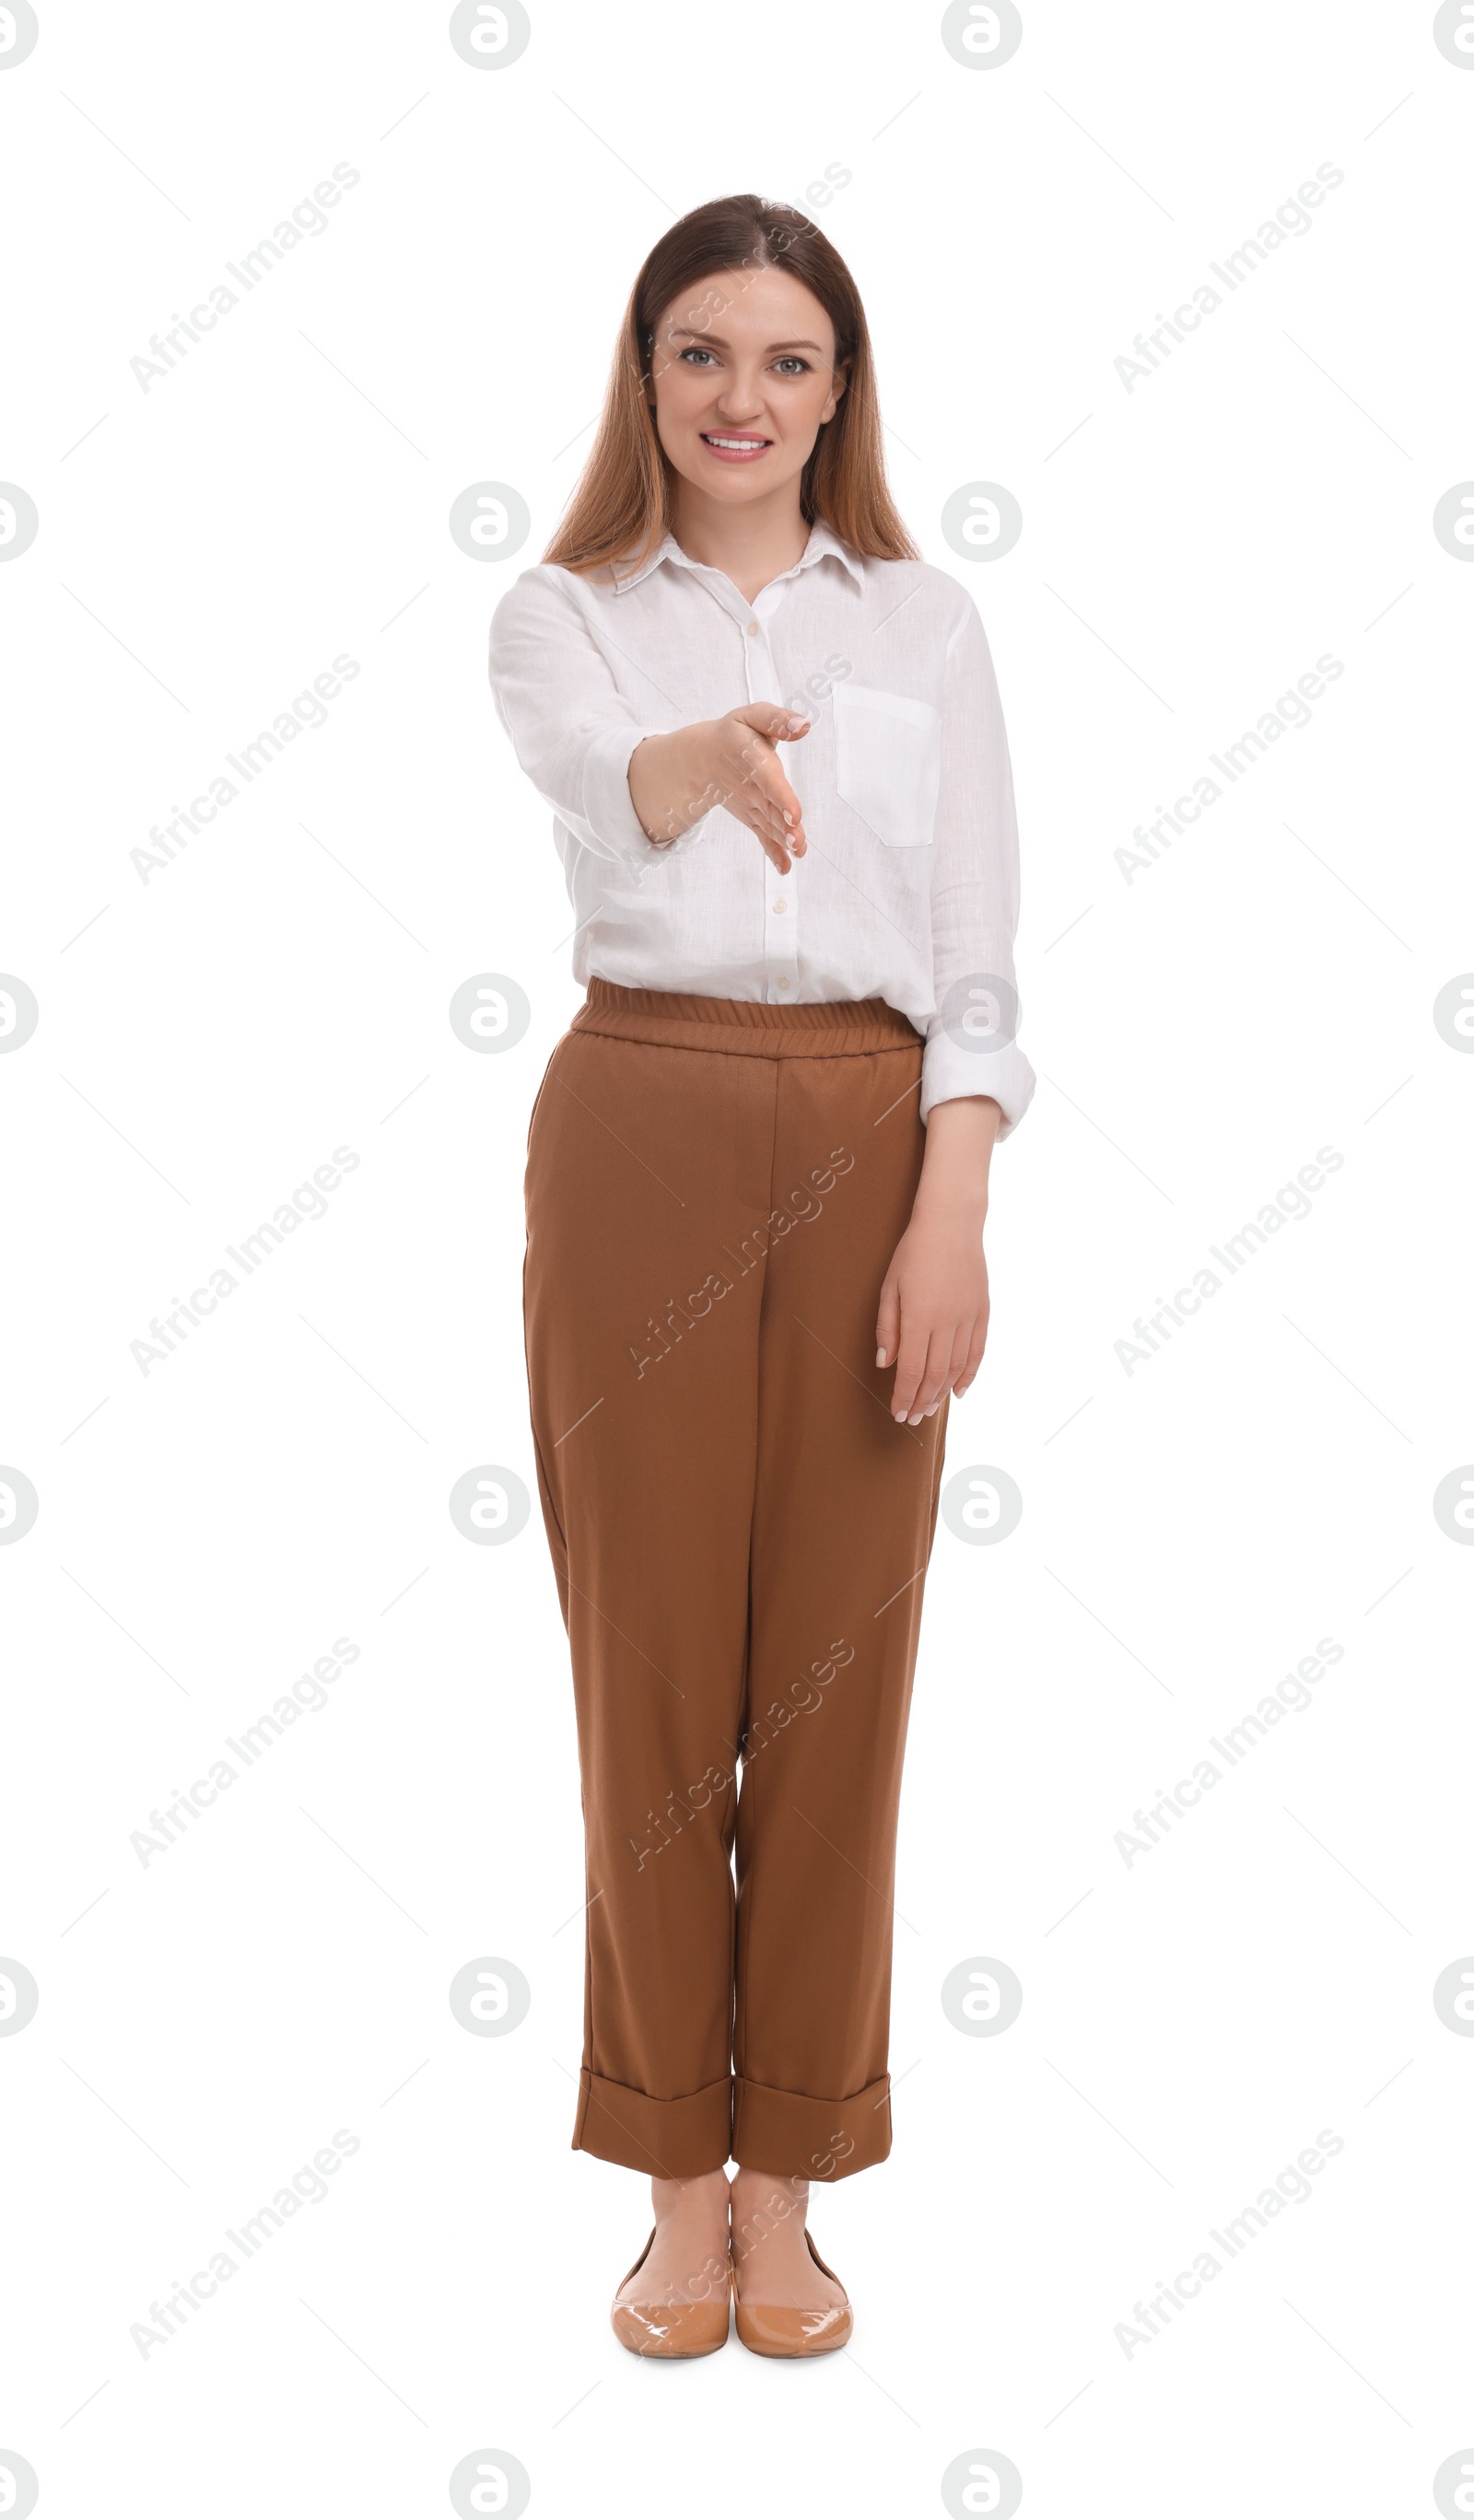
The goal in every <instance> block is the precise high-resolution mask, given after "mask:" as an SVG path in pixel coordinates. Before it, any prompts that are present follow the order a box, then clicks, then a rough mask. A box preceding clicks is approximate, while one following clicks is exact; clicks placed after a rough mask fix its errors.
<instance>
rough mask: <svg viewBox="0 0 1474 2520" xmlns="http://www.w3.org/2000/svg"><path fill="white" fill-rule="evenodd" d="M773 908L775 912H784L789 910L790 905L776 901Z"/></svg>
mask: <svg viewBox="0 0 1474 2520" xmlns="http://www.w3.org/2000/svg"><path fill="white" fill-rule="evenodd" d="M773 908H774V910H775V911H783V910H786V909H787V908H788V904H787V902H786V901H775V902H774V903H773Z"/></svg>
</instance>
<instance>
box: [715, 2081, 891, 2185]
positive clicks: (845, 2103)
mask: <svg viewBox="0 0 1474 2520" xmlns="http://www.w3.org/2000/svg"><path fill="white" fill-rule="evenodd" d="M734 2099H735V2108H734V2123H733V2129H732V2157H733V2159H734V2160H736V2161H739V2162H741V2163H742V2165H743V2167H744V2168H745V2169H748V2170H770V2171H772V2172H774V2173H775V2174H776V2175H777V2176H778V2177H779V2178H784V2179H828V2180H832V2179H849V2178H850V2177H852V2174H853V2173H854V2172H855V2171H856V2170H870V2169H872V2168H873V2167H874V2165H875V2163H876V2162H878V2161H884V2160H885V2158H886V2155H887V2154H888V2152H889V2151H890V2149H891V2077H890V2075H889V2074H882V2076H881V2078H880V2080H879V2082H878V2083H870V2084H867V2085H866V2087H865V2089H864V2091H862V2092H854V2093H852V2094H851V2096H850V2098H849V2099H847V2100H815V2099H811V2098H810V2097H809V2096H808V2094H807V2093H806V2092H775V2091H772V2090H771V2089H769V2087H768V2086H767V2085H766V2084H765V2083H752V2082H749V2081H748V2080H747V2078H746V2076H745V2075H742V2074H739V2075H738V2076H737V2078H736V2082H735V2085H734Z"/></svg>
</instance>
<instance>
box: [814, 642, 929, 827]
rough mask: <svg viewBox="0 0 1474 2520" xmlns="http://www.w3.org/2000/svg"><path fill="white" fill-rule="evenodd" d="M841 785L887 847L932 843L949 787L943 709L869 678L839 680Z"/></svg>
mask: <svg viewBox="0 0 1474 2520" xmlns="http://www.w3.org/2000/svg"><path fill="white" fill-rule="evenodd" d="M834 731H835V768H836V781H835V784H836V786H837V787H838V788H839V792H840V794H841V796H842V797H843V799H844V801H845V803H846V804H847V805H849V806H850V807H851V808H852V811H853V812H854V813H856V814H858V816H859V817H860V820H861V821H862V822H863V823H865V824H866V825H867V826H868V827H869V829H870V830H871V831H872V832H874V833H875V836H876V838H877V839H878V840H882V841H884V843H885V845H886V847H887V848H888V849H921V848H926V847H927V846H928V845H929V843H930V842H931V840H932V838H933V835H934V832H935V828H936V822H937V798H938V794H939V792H940V789H941V786H942V712H941V710H940V709H935V708H933V707H932V705H931V703H930V701H929V700H912V699H905V698H903V697H901V695H900V694H899V693H898V692H882V691H875V690H871V689H869V688H867V686H866V685H865V684H863V683H848V682H847V683H836V685H835V687H834Z"/></svg>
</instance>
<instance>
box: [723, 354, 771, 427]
mask: <svg viewBox="0 0 1474 2520" xmlns="http://www.w3.org/2000/svg"><path fill="white" fill-rule="evenodd" d="M716 408H717V410H718V411H719V412H720V414H721V416H722V418H723V420H729V421H731V422H732V423H733V425H734V426H736V427H744V426H746V427H751V426H752V424H753V423H754V422H755V421H756V420H757V418H758V415H759V414H760V411H761V409H762V390H761V387H760V383H759V382H758V370H757V368H756V367H753V368H743V367H737V368H733V369H732V371H731V372H730V374H729V375H728V377H727V379H726V381H725V382H724V383H723V385H722V388H721V391H720V392H719V394H718V395H717V397H716Z"/></svg>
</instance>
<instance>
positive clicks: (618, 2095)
mask: <svg viewBox="0 0 1474 2520" xmlns="http://www.w3.org/2000/svg"><path fill="white" fill-rule="evenodd" d="M813 2105H815V2106H818V2105H819V2103H817V2102H815V2103H813ZM731 2148H732V2083H731V2077H730V2075H726V2074H724V2075H723V2076H722V2078H721V2080H720V2082H719V2083H708V2084H707V2086H706V2088H705V2090H703V2091H700V2092H686V2093H683V2094H682V2096H681V2097H680V2098H679V2099H677V2100H656V2099H652V2098H651V2096H650V2093H648V2092H636V2091H632V2090H631V2089H630V2087H629V2085H628V2084H627V2083H609V2082H606V2081H605V2079H604V2076H603V2075H602V2074H593V2073H590V2071H589V2069H588V2067H587V2066H586V2065H585V2066H584V2068H583V2070H582V2072H581V2073H580V2075H579V2077H578V2114H577V2117H576V2121H575V2124H574V2150H575V2151H576V2152H594V2153H597V2154H598V2156H599V2159H600V2160H601V2161H618V2162H620V2163H621V2164H622V2166H623V2168H624V2169H625V2170H643V2171H644V2172H645V2174H646V2176H647V2177H648V2178H651V2179H699V2178H700V2177H701V2176H702V2174H703V2172H704V2171H708V2170H722V2169H724V2168H725V2166H726V2162H727V2158H728V2155H729V2153H730V2151H731Z"/></svg>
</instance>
